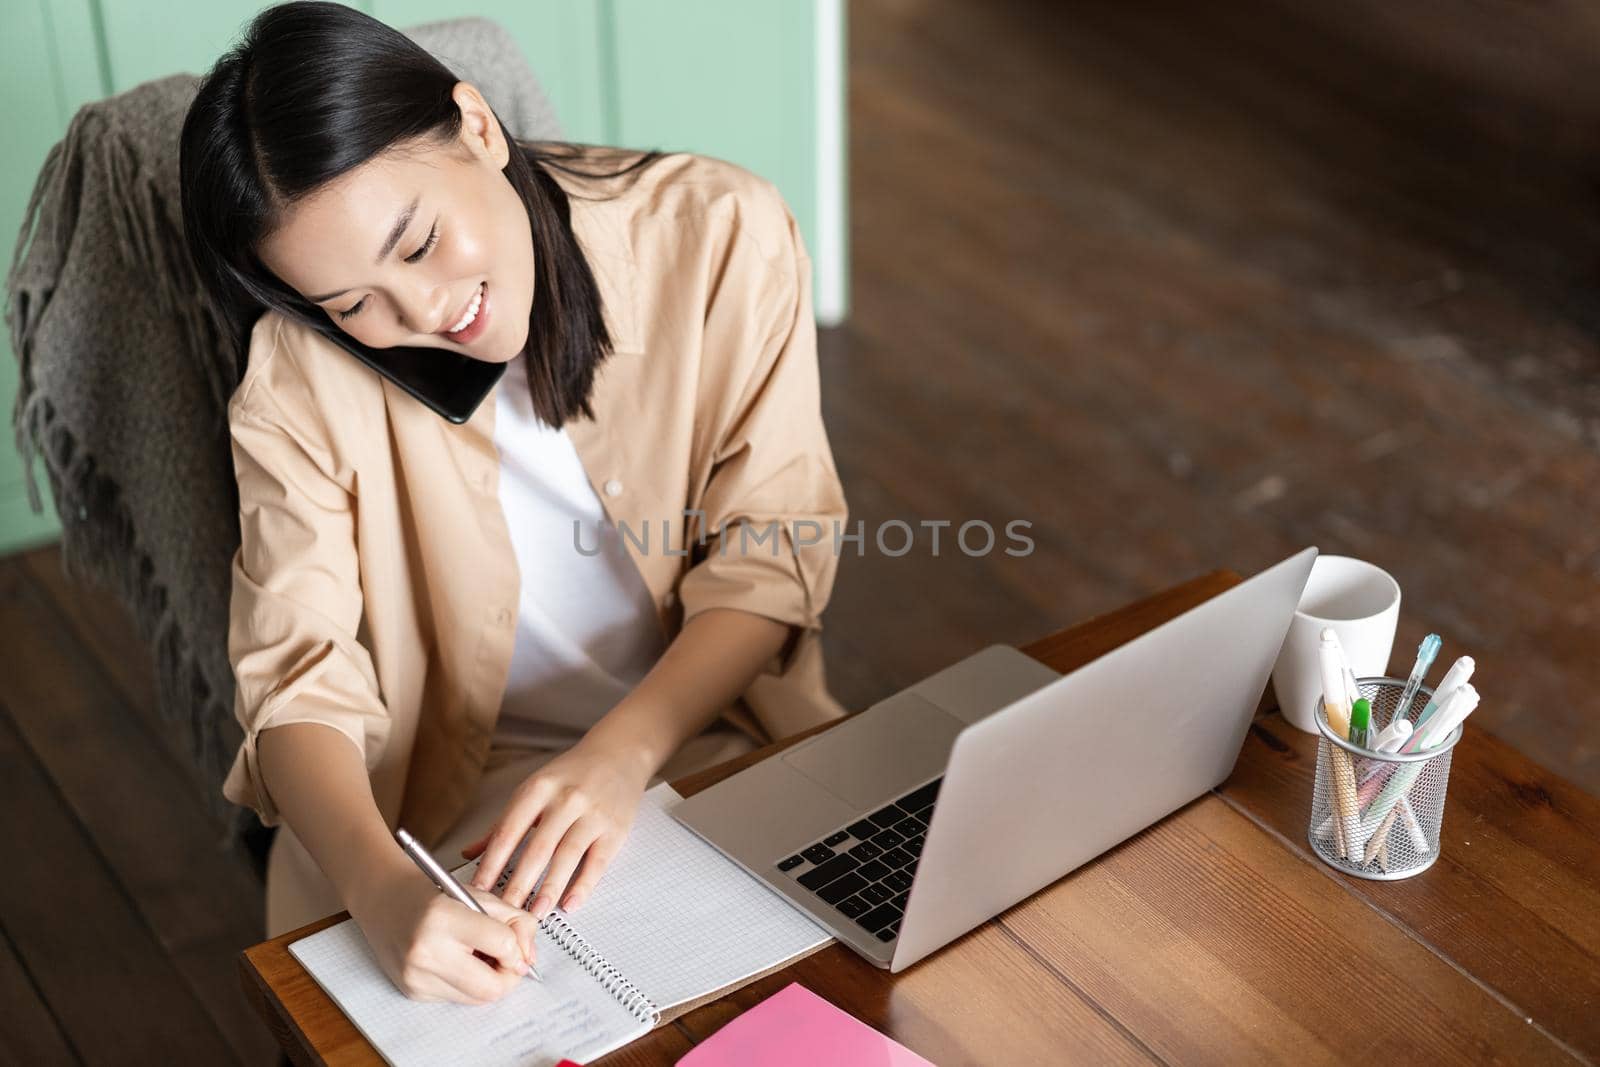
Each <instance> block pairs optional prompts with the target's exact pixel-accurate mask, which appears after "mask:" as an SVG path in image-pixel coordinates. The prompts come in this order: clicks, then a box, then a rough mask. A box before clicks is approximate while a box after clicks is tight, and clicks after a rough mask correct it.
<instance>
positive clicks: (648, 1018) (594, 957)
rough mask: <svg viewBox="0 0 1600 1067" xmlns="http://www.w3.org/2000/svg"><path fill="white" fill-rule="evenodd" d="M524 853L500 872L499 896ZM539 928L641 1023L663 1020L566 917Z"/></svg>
mask: <svg viewBox="0 0 1600 1067" xmlns="http://www.w3.org/2000/svg"><path fill="white" fill-rule="evenodd" d="M520 855H521V853H520V852H519V853H517V854H516V855H514V856H513V857H512V862H509V863H508V864H507V865H506V867H505V869H504V870H502V871H501V872H500V877H499V878H498V879H497V880H496V881H495V883H494V890H493V891H494V892H496V893H498V892H500V891H501V890H502V889H504V888H505V887H506V886H507V885H509V884H510V882H511V875H512V874H513V873H514V872H515V870H516V863H515V860H516V858H517V857H518V856H520ZM539 929H541V930H543V931H544V932H545V933H546V934H548V935H549V936H550V940H552V941H554V942H555V943H556V944H557V945H559V946H560V947H561V951H563V952H565V953H566V954H567V955H569V956H571V957H572V958H573V959H574V960H575V961H576V962H577V964H578V966H579V967H582V968H583V969H584V970H585V971H587V972H589V974H590V975H592V976H594V978H596V979H597V980H598V981H599V982H600V987H601V988H602V989H604V990H605V991H606V992H607V993H609V994H611V996H612V997H613V998H614V999H615V1000H616V1001H617V1003H619V1004H621V1005H622V1006H623V1008H624V1009H625V1010H627V1011H628V1012H630V1013H631V1014H632V1015H633V1017H634V1018H635V1019H638V1020H639V1021H640V1022H642V1023H650V1024H651V1025H654V1024H655V1022H656V1021H657V1020H658V1019H660V1018H661V1009H659V1008H657V1007H656V1006H655V1004H654V1002H652V1001H651V999H650V998H649V997H647V996H645V995H644V994H643V993H642V992H640V991H639V987H638V986H636V985H634V984H633V983H632V982H630V981H628V977H627V975H625V974H623V973H622V972H621V971H619V970H617V969H616V968H615V967H613V966H612V965H611V961H610V960H608V959H606V958H605V957H604V956H602V955H601V954H600V952H599V950H598V949H596V948H595V947H594V946H593V945H591V944H589V942H588V941H587V940H586V939H585V938H584V936H583V935H582V934H580V933H578V931H576V930H574V929H573V928H572V926H571V924H570V923H568V922H567V920H566V919H565V918H563V917H562V916H560V915H557V914H556V913H555V912H553V911H552V912H551V913H550V914H548V915H546V916H545V917H544V918H542V919H540V920H539Z"/></svg>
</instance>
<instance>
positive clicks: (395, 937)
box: [181, 3, 846, 1003]
mask: <svg viewBox="0 0 1600 1067" xmlns="http://www.w3.org/2000/svg"><path fill="white" fill-rule="evenodd" d="M636 156H637V154H636V153H623V152H620V151H618V150H607V149H593V148H572V147H562V146H552V145H541V146H535V145H525V144H520V143H518V142H516V141H515V140H514V139H513V138H511V137H510V135H509V134H508V132H507V131H506V129H505V128H504V126H503V125H501V123H500V122H499V120H498V119H496V118H495V116H494V113H493V111H492V110H491V109H490V108H489V106H488V104H487V103H486V102H485V100H484V98H483V97H482V95H481V94H480V93H479V92H478V90H477V89H476V88H475V87H473V86H472V85H470V84H467V83H465V82H461V81H459V80H458V79H457V78H456V77H455V76H454V75H453V74H451V72H450V71H449V70H448V69H446V68H445V67H444V66H442V65H441V64H440V63H439V62H438V61H437V60H435V59H434V58H432V57H431V56H430V55H428V54H427V53H426V52H425V51H423V50H422V49H420V48H419V47H418V46H417V45H416V44H414V43H413V42H412V41H410V40H409V39H408V38H406V37H405V36H404V35H402V34H400V33H398V32H396V31H394V30H392V29H390V28H388V27H386V26H384V25H383V24H381V23H379V22H377V21H375V20H373V19H371V18H369V17H367V16H365V15H362V14H360V13H358V12H355V11H352V10H350V9H348V8H344V7H342V6H339V5H334V4H321V3H294V4H285V5H282V6H280V7H276V8H271V9H268V10H267V11H265V12H263V13H262V14H261V15H260V16H258V18H257V19H256V20H255V21H254V22H253V23H252V25H251V26H250V28H249V30H248V31H247V32H246V35H245V37H244V39H243V41H242V43H241V44H240V45H239V46H238V47H237V48H235V49H234V50H233V51H231V52H229V53H228V54H227V55H225V56H224V57H223V58H222V59H221V60H220V61H219V63H218V64H217V66H216V67H215V68H214V69H213V70H212V72H211V73H210V74H209V75H208V76H207V78H206V79H205V81H204V83H203V84H202V86H201V87H200V90H199V93H198V95H197V96H196V98H195V101H194V104H193V105H192V108H191V110H190V113H189V116H188V119H187V121H186V123H185V125H184V130H183V140H182V151H181V160H182V181H183V198H184V199H183V211H184V223H185V227H186V233H187V237H188V240H189V244H190V247H191V250H192V252H193V255H194V258H195V261H196V263H197V265H198V267H199V269H200V272H201V276H202V277H203V278H204V279H205V284H206V285H207V287H208V289H210V290H211V292H212V295H213V296H214V297H215V298H216V299H217V300H218V301H219V303H221V304H222V305H223V306H225V307H228V308H230V309H233V313H234V314H235V315H236V316H237V320H238V322H239V324H240V334H241V348H242V349H243V350H244V351H246V352H247V358H246V360H245V365H244V367H243V368H242V369H241V380H240V383H239V385H238V388H237V390H236V391H235V392H234V394H233V396H232V399H231V400H230V403H229V408H228V419H229V428H230V433H231V437H232V446H233V456H234V465H235V470H236V474H237V479H238V486H239V514H240V532H241V546H240V549H239V552H238V554H237V555H236V556H235V559H234V562H233V568H232V601H231V617H230V629H229V655H230V660H231V661H232V663H233V667H234V672H235V675H236V677H237V680H238V698H237V707H236V712H237V715H238V717H239V720H240V722H241V724H242V725H243V726H244V730H245V740H244V743H243V745H242V746H241V748H240V751H239V754H238V757H237V758H236V760H235V763H234V766H233V770H232V773H231V774H230V776H229V778H228V781H227V783H226V785H225V787H224V793H225V794H226V795H227V796H228V797H229V799H231V800H233V801H234V802H235V803H239V804H245V805H249V806H251V807H253V808H254V809H255V810H256V812H257V813H258V814H259V816H260V817H261V820H262V822H263V823H264V824H266V825H269V826H279V827H280V828H279V831H278V833H277V836H276V838H275V839H274V843H273V848H272V853H271V856H270V858H269V863H268V884H267V912H268V915H267V928H268V934H269V936H272V935H276V934H278V933H281V932H283V931H285V930H289V929H293V928H295V927H297V926H299V925H301V924H303V923H305V922H308V921H310V920H312V919H315V918H317V917H319V916H322V915H325V914H328V913H329V912H332V911H336V910H338V909H339V908H340V907H345V908H348V909H349V911H350V913H351V915H352V916H353V917H354V918H355V919H356V921H357V922H358V923H359V924H360V925H361V928H362V930H363V931H364V932H365V934H366V936H367V938H368V940H369V941H370V942H371V944H372V946H373V948H374V951H375V953H376V955H377V958H378V961H379V963H380V964H381V966H382V967H383V969H384V970H385V971H386V973H388V974H389V976H390V977H391V978H392V979H393V980H394V981H395V983H396V985H397V986H399V987H400V988H401V989H402V990H403V991H404V992H405V993H406V994H407V995H409V996H412V997H414V998H417V999H424V1000H435V999H444V1000H455V1001H462V1002H469V1003H481V1002H485V1001H488V1000H493V999H495V998H497V997H499V996H500V995H502V994H503V993H504V992H505V991H506V990H507V989H509V988H511V986H512V985H514V984H515V982H516V981H517V980H518V975H520V974H522V973H525V962H526V961H527V960H529V959H531V958H532V954H533V923H532V922H531V921H530V919H529V913H528V911H524V910H521V909H520V908H519V907H517V906H514V905H522V904H524V902H527V906H528V908H529V909H530V910H531V912H532V913H533V915H534V916H542V915H543V914H544V913H545V912H547V911H548V910H549V909H551V908H552V907H556V906H559V907H563V908H567V909H572V908H577V907H580V906H581V904H582V902H583V900H584V899H585V898H586V897H587V896H589V895H590V894H591V893H593V892H595V891H597V885H599V884H600V879H601V876H602V874H603V873H604V870H605V867H606V865H607V863H608V862H609V861H610V859H611V858H612V857H613V856H614V855H615V853H616V851H617V849H618V848H619V847H620V845H621V844H622V842H623V840H624V838H625V837H626V834H627V831H628V828H629V825H630V824H631V822H632V819H633V817H634V813H635V812H636V810H637V807H638V804H639V801H640V796H641V794H642V792H643V790H644V789H645V788H646V787H647V785H648V784H650V783H651V782H652V781H654V780H657V779H659V778H671V777H673V776H675V775H678V774H681V773H685V772H687V771H689V770H692V769H695V768H697V767H700V766H705V765H709V764H710V763H712V762H716V761H718V760H721V759H724V758H727V757H729V756H731V755H735V754H738V753H740V752H743V751H747V750H749V749H750V748H751V747H753V745H755V744H756V743H759V742H762V741H765V740H767V739H769V738H772V737H777V736H781V735H783V734H787V733H791V732H793V731H795V730H797V729H801V728H804V727H806V726H809V725H812V724H814V723H817V722H822V721H826V720H828V719H830V718H835V717H837V716H839V715H840V714H842V710H841V709H840V708H839V706H838V705H837V703H836V702H834V701H833V699H832V698H831V697H830V696H829V694H828V692H827V687H826V684H825V681H824V677H823V670H822V662H821V653H820V646H819V634H818V632H819V629H820V618H819V616H820V613H821V611H822V609H823V607H824V605H825V604H826V602H827V599H828V596H829V593H830V591H831V587H832V583H833V577H834V573H835V567H836V562H837V552H836V547H837V540H836V537H837V535H838V527H839V526H840V525H841V524H842V523H843V521H844V517H845V515H846V506H845V501H844V497H843V494H842V491H841V489H840V485H839V480H838V475H837V473H836V471H835V468H834V464H833V459H832V455H831V453H830V450H829V447H828V443H827V438H826V434H825V432H824V429H823V425H822V422H821V418H820V413H819V400H818V387H817V367H816V350H815V329H814V325H813V321H812V309H811V298H810V260H809V258H808V257H807V255H806V251H805V247H804V244H803V242H802V240H801V238H800V235H799V233H798V231H797V229H796V227H795V225H794V221H793V218H792V217H791V215H790V214H789V212H788V210H787V208H786V207H785V205H784V203H783V201H782V199H781V198H780V197H779V195H778V194H777V192H776V190H775V189H774V188H773V187H772V185H771V184H770V183H768V182H766V181H764V180H761V179H759V178H757V177H755V176H754V175H751V174H749V173H748V172H746V171H743V170H741V169H739V168H737V167H735V166H733V165H731V164H727V163H723V162H719V161H716V160H712V159H707V158H704V157H697V156H693V155H686V154H678V155H670V156H657V155H654V154H649V155H645V156H642V157H637V158H635V157H636ZM630 160H631V162H629V161H630ZM263 309H265V314H262V311H263ZM336 341H337V342H342V343H336ZM347 349H348V350H347ZM352 351H355V352H363V353H366V354H368V355H369V356H370V357H373V361H374V362H375V363H377V365H378V366H379V367H383V366H385V364H384V363H383V357H384V355H385V353H388V354H390V355H395V354H402V353H408V354H409V357H408V358H416V357H417V356H418V354H420V355H421V356H422V357H426V358H427V359H438V360H445V361H455V362H457V363H459V364H460V365H462V366H466V367H469V368H471V367H478V368H479V369H480V370H481V369H482V367H481V364H483V363H487V364H506V365H507V372H506V374H505V375H504V377H503V378H501V379H500V380H499V382H498V384H497V385H496V386H495V387H494V389H493V391H492V393H491V394H490V395H488V396H487V397H486V398H485V399H483V400H482V402H481V403H479V404H478V405H477V406H476V408H475V409H473V410H472V412H471V414H470V417H467V418H466V420H465V421H464V422H461V423H459V424H457V423H454V422H452V421H449V420H447V419H445V418H442V417H440V415H439V414H436V413H435V411H434V410H433V409H432V408H430V407H429V406H428V405H427V404H425V403H423V402H421V401H419V399H417V398H416V397H415V396H413V395H412V394H411V393H410V392H408V391H407V389H405V388H402V387H401V386H400V385H398V384H397V382H396V381H395V380H393V379H392V378H391V376H390V374H389V373H387V372H384V371H381V370H379V369H375V368H374V367H373V366H370V365H369V364H368V363H367V362H365V361H363V360H362V359H358V358H355V356H354V355H352ZM460 356H466V357H469V358H470V360H474V361H479V363H468V362H466V361H463V360H460V359H459V357H460ZM433 365H434V366H435V367H438V366H440V365H441V364H438V363H435V364H433ZM443 365H449V364H448V363H447V364H443ZM396 825H403V826H405V827H406V828H407V829H409V830H410V831H411V832H412V833H413V834H415V835H416V836H417V837H418V838H419V839H420V840H422V841H423V842H424V844H426V845H427V846H428V847H430V848H431V849H433V850H434V851H435V853H436V854H438V855H440V856H441V858H444V859H445V860H446V861H447V862H449V861H451V858H452V857H454V856H456V855H460V856H463V857H466V858H468V859H471V858H473V857H477V858H478V859H479V871H478V875H477V877H476V879H475V881H474V890H473V891H474V892H475V895H476V896H477V897H478V898H479V899H480V900H481V901H483V902H484V904H485V906H486V908H487V909H488V910H489V917H487V918H486V917H484V916H481V915H478V914H477V913H475V912H473V911H471V910H470V909H468V908H465V907H462V906H461V905H459V904H457V903H455V902H453V901H450V900H449V899H448V898H446V897H445V896H444V895H443V894H441V893H439V892H438V891H437V889H435V888H434V887H433V886H432V885H431V883H429V882H428V881H427V880H426V878H425V877H424V876H423V875H422V874H421V872H419V871H418V870H417V869H416V868H415V867H414V866H413V865H412V864H411V862H410V861H409V860H408V859H407V858H406V857H405V856H404V854H403V853H401V851H400V850H399V848H398V847H397V845H396V844H395V842H394V839H393V836H392V834H391V829H392V828H393V827H394V826H396ZM519 846H520V847H521V848H522V852H521V854H520V858H517V859H516V861H515V863H514V869H512V870H511V873H510V875H509V877H508V879H507V880H506V883H505V885H504V887H503V889H502V890H501V891H500V893H499V895H498V896H496V895H494V893H493V892H491V889H492V887H493V886H494V885H495V883H496V881H497V879H498V877H499V875H501V874H502V873H503V872H504V871H506V870H507V869H508V861H511V860H512V859H513V858H514V857H513V853H514V851H515V850H516V849H518V847H519ZM547 867H548V870H547V872H546V873H545V877H544V879H543V882H542V884H540V886H539V891H538V893H537V895H536V896H533V898H532V899H531V900H529V896H530V892H531V891H532V890H533V888H534V885H535V881H536V879H537V878H538V876H539V875H540V873H541V872H545V871H546V868H547ZM598 891H599V892H604V887H603V885H600V887H599V889H598ZM475 952H480V953H482V954H483V955H484V956H487V957H490V958H492V960H493V961H495V962H493V963H490V962H485V961H484V960H483V959H480V958H477V957H475V955H474V953H475Z"/></svg>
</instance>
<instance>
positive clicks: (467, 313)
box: [440, 282, 488, 337]
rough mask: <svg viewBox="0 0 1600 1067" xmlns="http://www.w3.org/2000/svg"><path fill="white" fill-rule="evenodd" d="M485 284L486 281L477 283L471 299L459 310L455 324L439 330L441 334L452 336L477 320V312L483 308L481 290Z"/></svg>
mask: <svg viewBox="0 0 1600 1067" xmlns="http://www.w3.org/2000/svg"><path fill="white" fill-rule="evenodd" d="M487 285H488V283H487V282H479V283H478V288H477V291H475V292H474V293H473V294H472V299H471V300H469V301H467V306H466V308H465V310H463V311H462V312H461V317H460V318H458V319H456V321H455V325H453V326H451V327H450V328H449V329H447V330H441V331H440V332H441V333H442V334H444V336H446V337H451V336H454V335H455V334H458V333H460V332H462V331H463V330H465V329H467V328H468V327H470V326H471V325H472V324H473V323H474V322H476V321H477V319H478V313H479V312H480V311H481V310H482V309H483V291H484V287H485V286H487Z"/></svg>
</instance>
